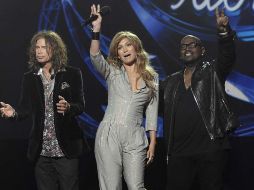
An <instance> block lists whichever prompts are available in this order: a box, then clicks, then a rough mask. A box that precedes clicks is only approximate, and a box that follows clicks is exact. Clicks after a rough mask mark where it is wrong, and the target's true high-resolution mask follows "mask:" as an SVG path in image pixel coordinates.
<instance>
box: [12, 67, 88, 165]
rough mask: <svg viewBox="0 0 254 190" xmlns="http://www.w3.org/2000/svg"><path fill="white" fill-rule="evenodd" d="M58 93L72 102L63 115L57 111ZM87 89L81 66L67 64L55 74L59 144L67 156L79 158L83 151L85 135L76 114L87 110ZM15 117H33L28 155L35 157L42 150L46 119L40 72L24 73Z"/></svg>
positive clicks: (18, 118) (54, 104)
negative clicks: (84, 84) (85, 89)
mask: <svg viewBox="0 0 254 190" xmlns="http://www.w3.org/2000/svg"><path fill="white" fill-rule="evenodd" d="M58 95H61V96H63V97H64V98H65V100H66V101H68V102H69V103H70V109H69V111H68V112H66V113H65V114H64V116H63V114H59V113H57V108H56V103H57V102H58V101H59V98H58ZM84 104H85V102H84V91H83V81H82V75H81V72H80V70H79V69H77V68H73V67H66V68H65V70H63V71H60V72H58V73H57V74H56V76H55V86H54V90H53V106H54V124H55V130H56V137H57V140H58V143H59V145H60V147H61V149H62V151H63V153H64V154H65V156H66V157H67V158H76V157H78V156H79V155H80V154H81V153H82V151H83V150H84V148H87V147H84V139H83V134H82V131H81V129H80V127H79V126H78V122H77V121H76V119H75V116H78V115H79V114H81V113H82V112H83V111H84ZM16 112H17V114H16V117H15V118H16V119H17V120H20V119H23V118H26V117H27V116H28V115H31V116H32V121H33V126H32V129H31V133H30V136H29V145H28V153H27V155H28V158H29V159H30V160H36V158H38V156H39V155H40V153H41V150H42V141H43V139H42V138H43V129H44V119H45V100H44V90H43V84H42V80H41V78H40V76H39V75H38V74H37V72H34V71H29V72H27V73H25V74H24V77H23V82H22V90H21V97H20V101H19V105H18V107H17V108H16Z"/></svg>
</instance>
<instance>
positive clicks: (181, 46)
mask: <svg viewBox="0 0 254 190" xmlns="http://www.w3.org/2000/svg"><path fill="white" fill-rule="evenodd" d="M200 45H201V44H200V43H198V42H191V43H189V44H181V45H180V49H181V50H186V49H187V48H190V49H194V48H196V47H197V46H200Z"/></svg>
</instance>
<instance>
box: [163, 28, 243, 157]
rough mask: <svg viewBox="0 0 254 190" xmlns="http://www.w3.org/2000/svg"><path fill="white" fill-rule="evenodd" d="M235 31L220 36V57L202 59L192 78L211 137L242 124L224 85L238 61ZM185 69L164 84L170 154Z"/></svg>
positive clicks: (192, 89)
mask: <svg viewBox="0 0 254 190" xmlns="http://www.w3.org/2000/svg"><path fill="white" fill-rule="evenodd" d="M234 39H235V33H234V32H233V31H231V32H230V33H229V35H227V36H225V37H220V38H219V47H218V59H217V60H215V61H212V62H207V61H203V62H202V61H200V63H198V65H197V67H196V69H195V71H194V73H193V75H192V79H191V87H190V88H191V91H192V94H193V97H194V99H195V101H196V103H197V106H198V108H199V111H200V113H201V116H202V121H203V122H204V125H205V127H206V130H207V132H208V134H209V136H210V139H211V140H216V139H218V138H220V139H221V138H224V137H225V135H227V134H228V133H229V132H231V131H233V130H234V129H235V128H236V127H238V126H239V123H238V120H237V118H236V117H235V116H234V114H233V112H232V111H231V109H230V106H229V103H228V101H227V96H226V93H225V90H224V84H225V80H226V77H227V75H228V74H229V73H230V71H231V69H232V67H233V65H234V63H235V45H234ZM181 75H183V71H180V72H177V73H174V74H172V75H171V76H169V77H168V78H167V79H166V80H165V81H163V82H162V83H161V85H160V87H161V90H162V91H164V93H161V94H163V96H164V97H163V99H164V138H165V140H166V149H167V156H169V155H170V154H171V150H172V139H173V137H172V134H173V128H174V119H173V115H174V113H175V100H176V94H177V91H178V88H179V81H180V78H181Z"/></svg>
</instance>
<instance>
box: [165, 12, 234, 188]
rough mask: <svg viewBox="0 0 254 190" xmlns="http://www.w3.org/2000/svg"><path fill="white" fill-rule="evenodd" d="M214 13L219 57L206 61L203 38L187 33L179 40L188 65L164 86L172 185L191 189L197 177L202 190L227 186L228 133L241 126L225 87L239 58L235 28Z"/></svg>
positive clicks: (167, 146) (168, 178)
mask: <svg viewBox="0 0 254 190" xmlns="http://www.w3.org/2000/svg"><path fill="white" fill-rule="evenodd" d="M216 18H217V28H218V38H219V47H218V58H217V59H216V60H214V61H212V62H207V61H205V60H204V58H203V55H204V53H205V48H204V46H203V44H202V42H201V40H200V39H199V38H198V37H196V36H192V35H187V36H185V37H183V39H182V40H181V43H180V59H181V61H182V63H183V64H184V66H185V67H184V69H183V70H182V71H180V72H177V73H175V74H173V75H171V76H169V77H168V78H167V79H166V80H165V81H163V82H162V83H161V85H160V88H161V90H162V95H163V96H164V106H163V107H164V137H165V142H166V143H165V144H166V152H167V154H166V155H167V173H168V176H167V189H169V190H189V189H191V188H192V185H193V182H194V180H197V182H196V183H195V184H198V185H199V186H200V189H201V190H221V189H223V174H224V168H225V167H224V166H225V164H226V161H227V156H228V155H227V150H228V149H229V148H230V146H229V143H228V139H227V134H228V133H229V132H231V131H232V130H233V129H235V128H236V127H237V126H238V122H237V119H236V118H235V117H234V115H233V113H232V112H231V110H230V108H229V104H228V101H227V97H226V93H225V90H224V85H225V80H226V77H227V75H228V74H229V73H230V71H231V69H232V66H233V64H234V62H235V48H234V38H235V33H234V32H233V31H232V30H231V29H230V26H229V23H228V18H227V17H226V16H225V15H224V13H223V12H221V13H219V11H218V10H217V11H216ZM162 99H163V98H162Z"/></svg>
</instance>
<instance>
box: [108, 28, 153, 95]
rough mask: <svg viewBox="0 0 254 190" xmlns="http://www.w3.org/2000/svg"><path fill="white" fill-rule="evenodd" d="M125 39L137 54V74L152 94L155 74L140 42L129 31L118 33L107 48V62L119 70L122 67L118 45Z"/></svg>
mask: <svg viewBox="0 0 254 190" xmlns="http://www.w3.org/2000/svg"><path fill="white" fill-rule="evenodd" d="M124 38H127V39H128V40H129V41H130V42H131V44H132V45H133V46H134V48H135V50H136V52H137V59H136V64H137V72H138V73H139V74H140V76H141V77H142V79H143V80H144V81H145V83H146V85H147V86H148V87H149V88H150V89H151V90H152V92H153V94H154V92H155V90H156V86H155V85H156V84H155V83H154V79H155V76H156V75H157V73H156V72H155V70H154V69H153V67H152V66H151V65H150V61H149V57H148V53H147V52H146V51H145V50H144V48H143V45H142V42H141V40H140V39H139V38H138V36H137V35H135V34H133V33H132V32H130V31H121V32H118V33H117V34H116V35H115V36H114V38H113V39H112V41H111V44H110V47H109V56H108V58H107V61H108V62H109V63H110V64H112V65H113V66H115V67H117V68H119V69H120V68H121V66H122V65H123V64H122V62H121V60H120V59H119V58H118V44H119V43H120V42H121V40H122V39H124Z"/></svg>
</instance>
